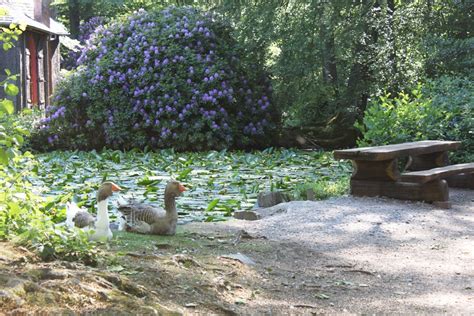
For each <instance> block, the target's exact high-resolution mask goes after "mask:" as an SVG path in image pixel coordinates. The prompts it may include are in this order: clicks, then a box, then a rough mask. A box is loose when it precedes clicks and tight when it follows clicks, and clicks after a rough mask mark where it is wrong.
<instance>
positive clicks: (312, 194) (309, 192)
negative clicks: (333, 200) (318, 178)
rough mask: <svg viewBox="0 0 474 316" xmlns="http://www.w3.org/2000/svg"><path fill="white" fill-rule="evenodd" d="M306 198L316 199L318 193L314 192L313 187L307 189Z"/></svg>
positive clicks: (309, 199)
mask: <svg viewBox="0 0 474 316" xmlns="http://www.w3.org/2000/svg"><path fill="white" fill-rule="evenodd" d="M306 199H307V200H308V201H314V200H316V193H315V192H314V190H313V189H311V188H310V189H307V190H306Z"/></svg>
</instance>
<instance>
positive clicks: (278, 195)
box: [257, 192, 290, 207]
mask: <svg viewBox="0 0 474 316" xmlns="http://www.w3.org/2000/svg"><path fill="white" fill-rule="evenodd" d="M288 201H290V199H289V197H288V195H287V194H285V193H283V192H261V193H260V194H259V195H258V198H257V203H258V206H259V207H271V206H274V205H277V204H280V203H283V202H288Z"/></svg>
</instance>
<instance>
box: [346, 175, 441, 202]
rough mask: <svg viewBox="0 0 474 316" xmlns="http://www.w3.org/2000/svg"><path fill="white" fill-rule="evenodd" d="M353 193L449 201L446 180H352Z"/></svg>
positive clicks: (357, 194) (426, 200)
mask: <svg viewBox="0 0 474 316" xmlns="http://www.w3.org/2000/svg"><path fill="white" fill-rule="evenodd" d="M351 194H352V195H355V196H387V197H391V198H395V199H400V200H414V201H425V202H435V201H449V189H448V184H447V182H446V180H437V181H431V182H428V183H411V182H401V181H398V182H388V181H365V180H351Z"/></svg>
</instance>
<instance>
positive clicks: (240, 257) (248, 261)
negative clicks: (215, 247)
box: [221, 252, 255, 265]
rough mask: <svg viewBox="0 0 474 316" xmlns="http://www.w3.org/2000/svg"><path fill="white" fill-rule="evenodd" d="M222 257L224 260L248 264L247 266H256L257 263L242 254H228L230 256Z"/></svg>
mask: <svg viewBox="0 0 474 316" xmlns="http://www.w3.org/2000/svg"><path fill="white" fill-rule="evenodd" d="M221 257H222V258H227V259H233V260H237V261H240V262H242V263H243V264H247V265H255V261H253V260H252V259H250V258H249V257H247V256H246V255H244V254H241V253H240V252H237V253H231V254H228V255H223V256H221Z"/></svg>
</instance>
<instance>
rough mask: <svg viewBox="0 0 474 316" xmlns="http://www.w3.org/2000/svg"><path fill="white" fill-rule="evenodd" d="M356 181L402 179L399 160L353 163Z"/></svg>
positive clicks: (353, 176)
mask: <svg viewBox="0 0 474 316" xmlns="http://www.w3.org/2000/svg"><path fill="white" fill-rule="evenodd" d="M352 164H353V166H354V172H353V174H352V177H351V178H352V179H354V180H367V181H371V180H375V181H397V180H399V179H400V171H399V170H398V164H397V159H392V160H382V161H363V160H355V161H352Z"/></svg>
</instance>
